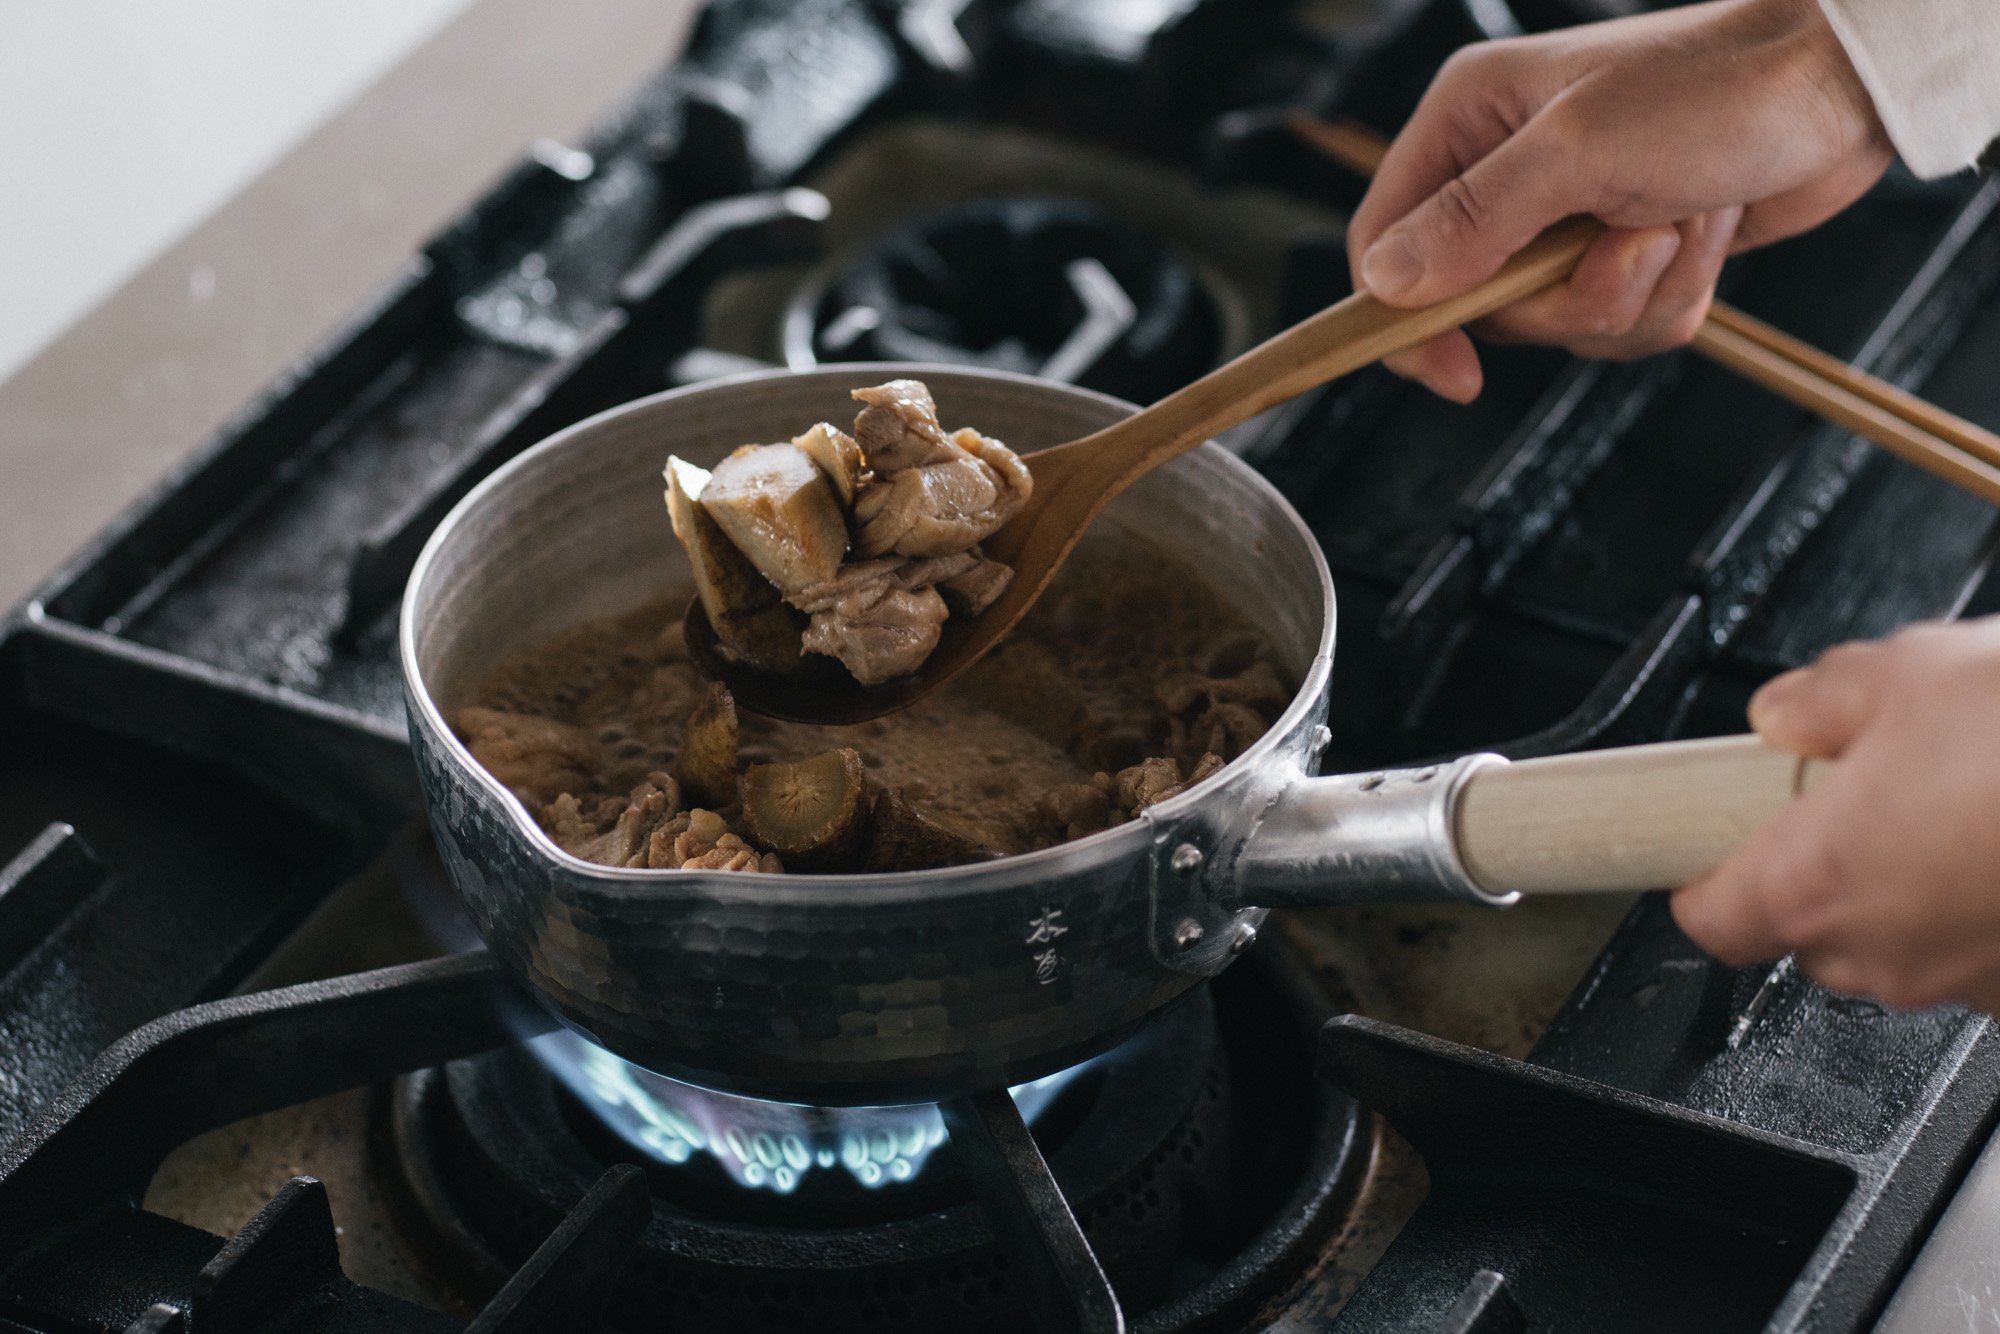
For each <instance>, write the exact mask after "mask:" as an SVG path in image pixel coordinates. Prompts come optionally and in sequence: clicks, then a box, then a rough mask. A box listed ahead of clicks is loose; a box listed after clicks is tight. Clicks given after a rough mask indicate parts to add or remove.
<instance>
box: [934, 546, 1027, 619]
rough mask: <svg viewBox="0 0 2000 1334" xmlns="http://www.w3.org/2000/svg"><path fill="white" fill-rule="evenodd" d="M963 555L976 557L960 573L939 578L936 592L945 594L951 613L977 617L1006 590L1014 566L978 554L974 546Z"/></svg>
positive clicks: (1012, 574)
mask: <svg viewBox="0 0 2000 1334" xmlns="http://www.w3.org/2000/svg"><path fill="white" fill-rule="evenodd" d="M965 554H966V555H968V556H974V557H975V563H974V564H973V566H972V567H971V568H970V569H968V570H966V571H965V573H963V574H955V575H952V576H951V577H950V578H947V579H940V580H938V592H940V593H942V594H944V600H945V605H947V606H949V607H950V608H951V609H952V610H953V611H954V612H956V613H958V614H959V615H961V616H977V615H978V614H979V613H980V612H982V611H985V610H986V609H987V608H988V607H990V606H992V605H993V604H994V603H995V602H996V601H998V600H999V597H1000V595H1001V594H1002V593H1004V592H1006V591H1007V585H1008V584H1011V583H1013V582H1014V567H1013V566H1011V565H1002V564H1001V563H1000V562H999V561H997V560H988V559H986V558H985V557H984V556H978V555H977V554H976V549H975V550H974V551H968V552H967V553H965Z"/></svg>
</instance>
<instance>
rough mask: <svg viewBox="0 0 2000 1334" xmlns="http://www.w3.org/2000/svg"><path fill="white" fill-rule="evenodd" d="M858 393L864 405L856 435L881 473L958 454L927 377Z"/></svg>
mask: <svg viewBox="0 0 2000 1334" xmlns="http://www.w3.org/2000/svg"><path fill="white" fill-rule="evenodd" d="M853 396H854V399H855V401H856V402H858V403H861V404H862V405H863V407H862V409H861V411H860V413H859V414H857V415H856V416H855V418H854V435H855V438H856V439H858V440H859V441H860V442H861V448H862V451H863V453H864V454H865V455H866V456H867V459H868V466H869V467H871V468H873V469H874V470H875V471H876V472H878V473H882V474H885V475H886V474H889V473H896V472H901V471H902V470H903V469H905V468H920V467H922V466H923V465H925V464H926V463H936V462H939V461H941V460H944V459H949V458H952V457H953V456H954V455H955V454H956V453H957V451H956V450H954V449H953V448H952V446H951V444H950V442H949V441H947V440H946V439H945V435H944V428H943V427H941V426H939V425H938V419H937V404H936V403H934V402H932V401H931V391H930V390H929V389H928V388H926V387H925V385H924V382H923V381H921V380H891V381H889V382H888V383H887V384H878V385H872V386H870V387H869V388H866V389H856V390H855V391H854V395H853Z"/></svg>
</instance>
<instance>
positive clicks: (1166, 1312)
mask: <svg viewBox="0 0 2000 1334" xmlns="http://www.w3.org/2000/svg"><path fill="white" fill-rule="evenodd" d="M1321 1017H1323V1013H1322V1009H1321V1006H1320V1004H1319V1003H1318V1000H1317V998H1316V997H1313V996H1311V995H1308V994H1305V993H1304V991H1303V990H1301V988H1300V987H1299V985H1298V983H1297V982H1296V981H1295V980H1294V978H1293V976H1292V975H1291V974H1281V973H1279V972H1276V971H1273V972H1271V973H1269V974H1268V975H1266V974H1264V973H1262V972H1260V970H1258V969H1256V968H1255V966H1254V960H1246V961H1245V963H1244V964H1243V965H1239V967H1238V968H1237V969H1235V970H1233V971H1232V973H1231V974H1230V975H1229V976H1227V977H1225V978H1224V979H1222V981H1221V982H1219V983H1218V984H1216V986H1215V987H1214V988H1212V989H1211V990H1208V991H1202V992H1197V993H1196V994H1194V995H1193V996H1192V997H1190V999H1189V1000H1188V1001H1187V1002H1186V1003H1184V1004H1182V1005H1180V1006H1179V1007H1177V1008H1176V1009H1174V1010H1173V1011H1171V1012H1169V1013H1168V1014H1166V1015H1164V1016H1162V1018H1161V1019H1160V1020H1159V1021H1158V1022H1156V1023H1155V1024H1154V1025H1152V1026H1151V1027H1150V1028H1149V1029H1147V1030H1146V1031H1144V1032H1142V1033H1141V1034H1140V1035H1139V1036H1138V1037H1136V1038H1134V1039H1132V1040H1131V1041H1130V1042H1128V1043H1127V1044H1125V1045H1124V1046H1123V1047H1120V1048H1119V1049H1118V1050H1116V1051H1114V1052H1112V1053H1109V1054H1108V1055H1106V1056H1104V1057H1100V1058H1098V1060H1096V1061H1094V1062H1091V1063H1089V1064H1088V1065H1086V1066H1083V1067H1079V1068H1078V1069H1077V1070H1076V1071H1074V1072H1065V1073H1066V1076H1067V1077H1057V1078H1055V1079H1052V1080H1047V1081H1041V1082H1040V1085H1039V1087H1037V1086H1029V1087H1028V1088H1027V1089H1026V1090H1022V1091H1017V1094H1016V1097H1017V1102H1019V1103H1020V1105H1021V1106H1022V1108H1023V1112H1024V1115H1026V1116H1027V1117H1028V1119H1029V1120H1030V1121H1031V1123H1032V1125H1033V1130H1034V1134H1035V1138H1036V1140H1037V1142H1038V1144H1039V1145H1040V1147H1041V1149H1042V1152H1043V1154H1044V1156H1045V1157H1046V1158H1047V1159H1048V1161H1049V1165H1050V1168H1051V1169H1052V1171H1053V1172H1054V1174H1055V1176H1056V1178H1057V1180H1058V1181H1059V1182H1060V1183H1061V1185H1062V1187H1063V1191H1064V1194H1065V1196H1066V1197H1067V1199H1068V1200H1069V1203H1070V1206H1071V1208H1072V1210H1073V1211H1074V1212H1075V1214H1076V1216H1077V1218H1078V1220H1079V1221H1080V1223H1081V1224H1082V1227H1083V1230H1084V1232H1085V1234H1086V1236H1087V1237H1088V1238H1089V1240H1090V1243H1091V1246H1092V1248H1093V1249H1094V1250H1095V1252H1096V1254H1097V1257H1098V1259H1099V1261H1100V1263H1101V1264H1102V1266H1103V1268H1104V1270H1105V1273H1106V1274H1107V1276H1108V1277H1109V1278H1110V1280H1111V1282H1112V1284H1113V1285H1114V1287H1115V1288H1116V1289H1117V1291H1118V1294H1119V1297H1120V1299H1121V1302H1122V1303H1123V1305H1124V1306H1125V1308H1126V1310H1127V1311H1130V1312H1147V1313H1148V1314H1146V1315H1144V1316H1140V1317H1139V1318H1138V1319H1137V1321H1136V1324H1135V1327H1136V1328H1141V1329H1149V1330H1158V1331H1167V1330H1180V1329H1192V1328H1198V1327H1202V1326H1204V1325H1206V1324H1208V1323H1209V1322H1212V1321H1214V1320H1217V1319H1228V1318H1236V1319H1240V1318H1242V1316H1243V1315H1244V1314H1247V1312H1248V1311H1249V1310H1250V1309H1252V1308H1254V1306H1255V1304H1257V1303H1258V1302H1261V1301H1263V1300H1265V1299H1267V1298H1268V1297H1270V1296H1271V1295H1272V1294H1273V1293H1275V1292H1277V1291H1279V1290H1281V1289H1283V1288H1285V1287H1287V1286H1288V1285H1290V1284H1291V1283H1293V1282H1295V1281H1297V1280H1299V1279H1300V1278H1302V1277H1303V1274H1304V1271H1305V1269H1306V1268H1307V1267H1308V1262H1309V1259H1310V1257H1311V1256H1313V1255H1314V1254H1316V1253H1317V1252H1318V1250H1319V1248H1320V1247H1321V1245H1322V1243H1323V1242H1324V1241H1325V1239H1326V1238H1327V1237H1328V1236H1329V1235H1330V1234H1331V1233H1332V1231H1333V1230H1334V1229H1335V1228H1336V1227H1337V1226H1338V1225H1339V1224H1340V1222H1341V1221H1342V1219H1343V1217H1344V1214H1345V1212H1346V1209H1347V1207H1348V1206H1349V1205H1350V1204H1351V1202H1352V1201H1353V1199H1354V1198H1355V1196H1356V1194H1357V1193H1358V1191H1359V1187H1360V1183H1361V1178H1362V1177H1363V1176H1364V1175H1365V1172H1366V1165H1367V1163H1368V1160H1369V1158H1370V1153H1369V1147H1370V1146H1369V1139H1368V1137H1369V1135H1370V1133H1371V1131H1370V1130H1369V1129H1368V1127H1369V1124H1370V1123H1368V1122H1366V1121H1365V1120H1364V1118H1363V1117H1362V1115H1361V1114H1360V1113H1359V1112H1358V1110H1357V1109H1356V1108H1355V1106H1354V1104H1353V1103H1352V1102H1350V1101H1348V1100H1347V1099H1346V1098H1344V1097H1343V1096H1342V1095H1340V1094H1338V1093H1335V1092H1333V1091H1331V1090H1328V1089H1326V1088H1325V1087H1324V1086H1322V1085H1319V1084H1318V1083H1316V1082H1315V1081H1313V1080H1312V1079H1311V1077H1310V1073H1309V1072H1310V1068H1311V1064H1310V1061H1309V1060H1308V1059H1307V1052H1308V1050H1309V1039H1310V1033H1311V1032H1312V1030H1313V1028H1314V1026H1315V1023H1316V1021H1317V1020H1318V1019H1319V1018H1321ZM560 1065H561V1062H560V1060H559V1061H558V1065H557V1066H555V1067H552V1066H551V1064H550V1063H549V1062H548V1060H547V1053H544V1052H539V1051H537V1049H536V1048H534V1047H531V1046H520V1047H514V1048H507V1049H502V1050H499V1051H495V1052H490V1053H487V1054H484V1055H481V1056H477V1057H472V1058H469V1059H467V1060H462V1061H457V1062H454V1063H452V1064H450V1065H447V1066H444V1067H442V1068H439V1069H432V1070H426V1071H420V1072H418V1073H416V1074H413V1075H410V1076H407V1077H405V1078H404V1079H403V1080H402V1081H400V1082H399V1084H398V1086H397V1089H396V1096H395V1099H394V1104H393V1109H392V1115H393V1130H394V1138H395V1140H396V1143H397V1146H398V1148H399V1150H400V1153H401V1158H402V1162H403V1166H404V1170H405V1175H406V1177H407V1179H408V1181H409V1183H410V1186H411V1188H412V1193H413V1194H414V1196H415V1198H416V1199H417V1201H418V1203H419V1205H420V1206H421V1208H422V1211H423V1213H424V1214H425V1215H426V1217H427V1218H428V1220H429V1222H430V1223H431V1224H432V1225H433V1226H434V1227H435V1228H436V1230H437V1231H438V1232H439V1233H440V1234H441V1235H442V1237H443V1238H445V1240H446V1241H447V1243H448V1244H449V1245H450V1247H451V1249H453V1250H454V1251H456V1252H457V1253H458V1254H459V1255H460V1256H461V1258H463V1259H464V1260H465V1261H466V1262H467V1263H468V1264H469V1265H470V1266H471V1267H472V1269H473V1270H474V1271H475V1272H476V1273H478V1274H479V1275H480V1276H482V1277H483V1278H485V1279H487V1280H488V1281H493V1282H498V1281H500V1280H501V1279H503V1278H504V1277H505V1276H506V1275H507V1274H509V1273H511V1272H513V1270H514V1269H515V1268H517V1267H518V1266H519V1265H520V1264H521V1263H522V1262H523V1261H524V1260H525V1259H526V1258H527V1257H528V1255H529V1254H530V1253H532V1252H533V1251H534V1249H535V1247H536V1246H537V1245H539V1244H540V1243H541V1241H542V1240H543V1238H545V1237H546V1236H547V1235H548V1234H549V1231H550V1230H551V1229H552V1228H553V1227H554V1226H555V1225H556V1224H557V1223H558V1222H559V1221H560V1220H561V1219H562V1218H563V1216H564V1214H565V1213H566V1212H567V1211H568V1210H569V1209H570V1208H571V1207H572V1206H573V1205H574V1204H575V1202H576V1200H577V1199H578V1197H579V1196H580V1195H582V1193H583V1192H584V1191H585V1190H587V1189H588V1188H589V1187H590V1185H591V1183H592V1182H593V1181H595V1180H596V1179H597V1178H598V1177H599V1176H600V1175H601V1174H602V1173H603V1171H604V1170H605V1168H606V1166H607V1165H608V1164H610V1163H613V1162H619V1161H627V1162H634V1163H637V1164H638V1165H639V1166H641V1167H642V1168H643V1169H644V1170H645V1171H646V1173H647V1176H648V1179H649V1182H650V1185H651V1188H652V1195H653V1205H652V1211H653V1212H652V1219H651V1221H650V1223H649V1224H648V1225H647V1228H646V1230H645V1233H644V1236H643V1237H642V1238H641V1240H640V1242H639V1245H638V1248H637V1250H636V1251H635V1253H634V1255H633V1257H632V1259H631V1261H630V1262H629V1263H628V1264H627V1265H626V1266H625V1267H624V1269H623V1271H622V1273H621V1277H620V1279H619V1286H618V1288H617V1291H616V1292H615V1294H614V1295H613V1297H612V1300H611V1319H612V1320H613V1321H614V1323H616V1324H617V1325H618V1326H619V1327H621V1328H623V1327H631V1328H635V1329H636V1328H654V1327H658V1326H659V1324H660V1323H661V1322H662V1321H663V1320H664V1321H665V1322H666V1323H668V1324H670V1325H671V1326H672V1327H673V1328H675V1329H680V1330H717V1331H722V1330H728V1331H745V1330H773V1331H777V1330H787V1331H789V1330H797V1329H814V1330H842V1329H867V1330H870V1331H898V1330H909V1331H920V1330H921V1331H930V1330H937V1329H945V1328H949V1329H952V1330H954V1331H958V1332H961V1334H972V1332H973V1331H981V1330H995V1331H1001V1330H1005V1331H1017V1330H1020V1329H1023V1328H1026V1327H1027V1326H1028V1323H1029V1316H1028V1313H1027V1309H1026V1307H1025V1306H1024V1304H1023V1302H1022V1300H1021V1297H1020V1295H1019V1293H1018V1292H1017V1290H1016V1286H1015V1283H1014V1281H1013V1277H1012V1275H1011V1273H1010V1267H1009V1265H1008V1262H1007V1259H1006V1257H1005V1256H1003V1255H1002V1254H1001V1252H1000V1251H999V1249H998V1248H997V1247H996V1245H995V1243H994V1241H993V1237H992V1234H991V1232H990V1231H989V1229H988V1226H987V1222H986V1217H985V1214H984V1213H983V1211H982V1210H981V1208H980V1206H979V1205H978V1204H977V1203H976V1202H975V1201H974V1200H973V1198H972V1192H971V1189H970V1186H969V1185H968V1184H967V1181H966V1179H965V1177H964V1176H963V1174H962V1173H961V1172H960V1170H959V1166H958V1163H957V1162H956V1161H955V1159H954V1156H953V1154H952V1151H951V1146H950V1143H949V1142H948V1141H942V1135H941V1132H939V1133H937V1134H936V1135H935V1137H934V1136H933V1132H932V1131H931V1130H930V1125H931V1123H932V1121H934V1120H935V1112H934V1111H932V1110H931V1109H928V1108H901V1109H887V1108H882V1109H861V1110H863V1111H864V1112H866V1113H868V1114H869V1115H871V1116H874V1117H876V1118H878V1121H877V1122H876V1123H872V1124H871V1125H870V1126H869V1127H866V1128H863V1129H861V1130H859V1131H858V1132H856V1133H855V1134H853V1135H852V1136H850V1137H849V1138H850V1139H851V1141H852V1142H851V1143H850V1144H849V1147H848V1153H847V1156H848V1157H850V1158H853V1159H854V1161H852V1162H843V1161H841V1156H842V1155H841V1153H840V1150H839V1148H838V1147H836V1148H835V1149H834V1154H833V1156H834V1158H835V1161H834V1162H832V1163H830V1164H825V1165H821V1164H819V1163H818V1162H816V1161H815V1156H816V1153H817V1150H818V1148H819V1146H822V1145H834V1146H838V1145H839V1144H841V1143H842V1140H841V1135H840V1132H833V1133H831V1134H826V1133H822V1134H820V1135H818V1136H817V1137H816V1136H815V1135H814V1133H813V1130H814V1129H815V1128H817V1129H818V1130H820V1131H822V1132H824V1131H825V1130H826V1127H824V1126H818V1125H817V1123H816V1122H815V1121H814V1118H815V1117H816V1116H818V1115H820V1113H819V1112H818V1110H817V1109H811V1108H795V1107H782V1106H776V1105H772V1104H751V1105H749V1106H748V1107H739V1106H733V1105H732V1104H736V1103H741V1102H742V1101H743V1100H740V1099H726V1100H723V1101H721V1102H718V1103H704V1102H700V1101H695V1100H691V1099H690V1098H689V1096H688V1095H689V1094H693V1095H697V1097H698V1096H699V1095H700V1094H701V1093H702V1091H700V1090H690V1089H688V1086H685V1085H674V1086H672V1087H671V1088H663V1087H659V1086H652V1087H651V1092H652V1093H653V1094H655V1095H658V1096H660V1097H671V1096H675V1095H676V1091H679V1093H678V1096H677V1098H676V1101H675V1103H674V1105H673V1108H672V1110H671V1111H670V1112H668V1113H667V1115H666V1117H665V1118H664V1119H665V1120H667V1121H669V1122H673V1123H678V1124H679V1125H680V1130H679V1131H677V1132H676V1133H677V1134H679V1135H680V1138H681V1139H682V1140H683V1141H686V1142H692V1141H693V1140H703V1141H707V1140H708V1139H710V1138H711V1137H712V1138H713V1139H715V1140H716V1141H718V1142H717V1143H716V1144H715V1145H714V1147H713V1150H712V1151H707V1152H693V1153H687V1154H678V1153H674V1154H670V1153H666V1152H662V1151H660V1150H659V1149H658V1148H657V1147H652V1148H649V1147H646V1141H644V1140H641V1139H640V1138H639V1137H637V1136H635V1135H633V1134H632V1133H630V1131H629V1129H625V1128H621V1126H620V1117H619V1115H618V1112H619V1108H617V1107H616V1106H607V1105H605V1101H604V1100H603V1099H602V1098H601V1097H600V1096H599V1094H600V1093H601V1092H603V1091H604V1090H603V1089H602V1088H594V1087H593V1085H592V1083H591V1081H590V1080H589V1079H583V1080H578V1079H576V1078H573V1077H569V1075H568V1074H567V1073H566V1072H564V1073H559V1069H560ZM629 1095H630V1090H627V1091H626V1094H625V1096H626V1097H627V1098H628V1099H629ZM759 1108H761V1109H763V1111H764V1112H765V1114H766V1116H767V1118H780V1119H782V1118H787V1117H789V1118H797V1119H798V1120H797V1121H796V1122H795V1123H794V1124H795V1127H796V1126H803V1127H804V1128H803V1129H799V1128H794V1129H793V1130H791V1131H785V1130H780V1129H776V1128H775V1127H776V1126H777V1124H778V1121H777V1120H772V1119H764V1120H761V1121H760V1120H759V1118H758V1109H759ZM626 1110H629V1108H628V1109H626ZM905 1123H907V1124H905ZM683 1132H692V1133H691V1134H689V1133H683ZM759 1134H763V1135H765V1136H766V1137H767V1138H769V1139H770V1140H771V1141H772V1148H773V1150H774V1152H768V1153H766V1154H764V1157H775V1158H776V1160H777V1161H778V1162H781V1163H782V1162H785V1161H786V1160H787V1152H786V1150H787V1148H788V1147H789V1148H790V1149H791V1150H792V1152H791V1153H790V1155H789V1157H790V1158H793V1159H803V1160H804V1161H806V1162H807V1163H808V1164H810V1165H809V1166H807V1167H806V1168H804V1169H802V1170H797V1171H796V1172H795V1175H794V1176H793V1178H792V1181H791V1184H790V1185H789V1187H787V1188H785V1189H774V1188H772V1187H771V1183H770V1180H769V1175H768V1173H769V1171H770V1170H771V1169H770V1166H769V1165H767V1166H766V1173H764V1174H759V1184H754V1185H753V1184H746V1181H745V1179H744V1175H743V1169H744V1168H746V1167H747V1166H750V1165H752V1164H755V1163H756V1162H757V1161H758V1152H757V1144H756V1139H757V1136H758V1135H759ZM788 1134H790V1135H792V1136H793V1137H794V1138H795V1139H796V1140H797V1143H795V1144H791V1145H787V1144H786V1137H787V1135H788ZM876 1137H886V1139H885V1141H884V1142H885V1144H893V1143H894V1142H895V1141H896V1140H897V1138H898V1137H901V1138H905V1139H908V1140H909V1141H910V1143H911V1144H913V1145H919V1146H920V1147H922V1148H923V1149H925V1150H926V1151H925V1152H921V1153H913V1154H910V1155H907V1156H903V1161H905V1162H910V1163H913V1164H914V1165H913V1166H912V1167H911V1169H910V1170H909V1172H908V1174H907V1176H904V1175H900V1174H899V1175H898V1176H897V1177H895V1178H891V1177H889V1176H888V1175H887V1174H882V1175H879V1176H877V1175H874V1174H869V1173H866V1172H865V1171H863V1170H860V1169H861V1168H862V1165H863V1162H864V1161H865V1159H864V1156H863V1154H862V1153H861V1152H860V1151H861V1150H862V1149H864V1148H865V1147H866V1145H867V1144H868V1142H869V1140H870V1139H871V1138H876ZM933 1138H935V1139H936V1140H939V1141H942V1142H937V1143H931V1142H930V1141H932V1140H933ZM734 1140H742V1141H743V1144H742V1145H741V1147H742V1149H743V1150H744V1151H743V1152H741V1153H739V1152H736V1150H735V1149H734V1148H732V1147H731V1144H732V1141H734ZM930 1148H935V1152H928V1149H930ZM882 1156H885V1157H886V1155H882ZM890 1161H894V1159H893V1158H891V1159H890ZM871 1177H872V1178H873V1179H872V1180H871Z"/></svg>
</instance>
